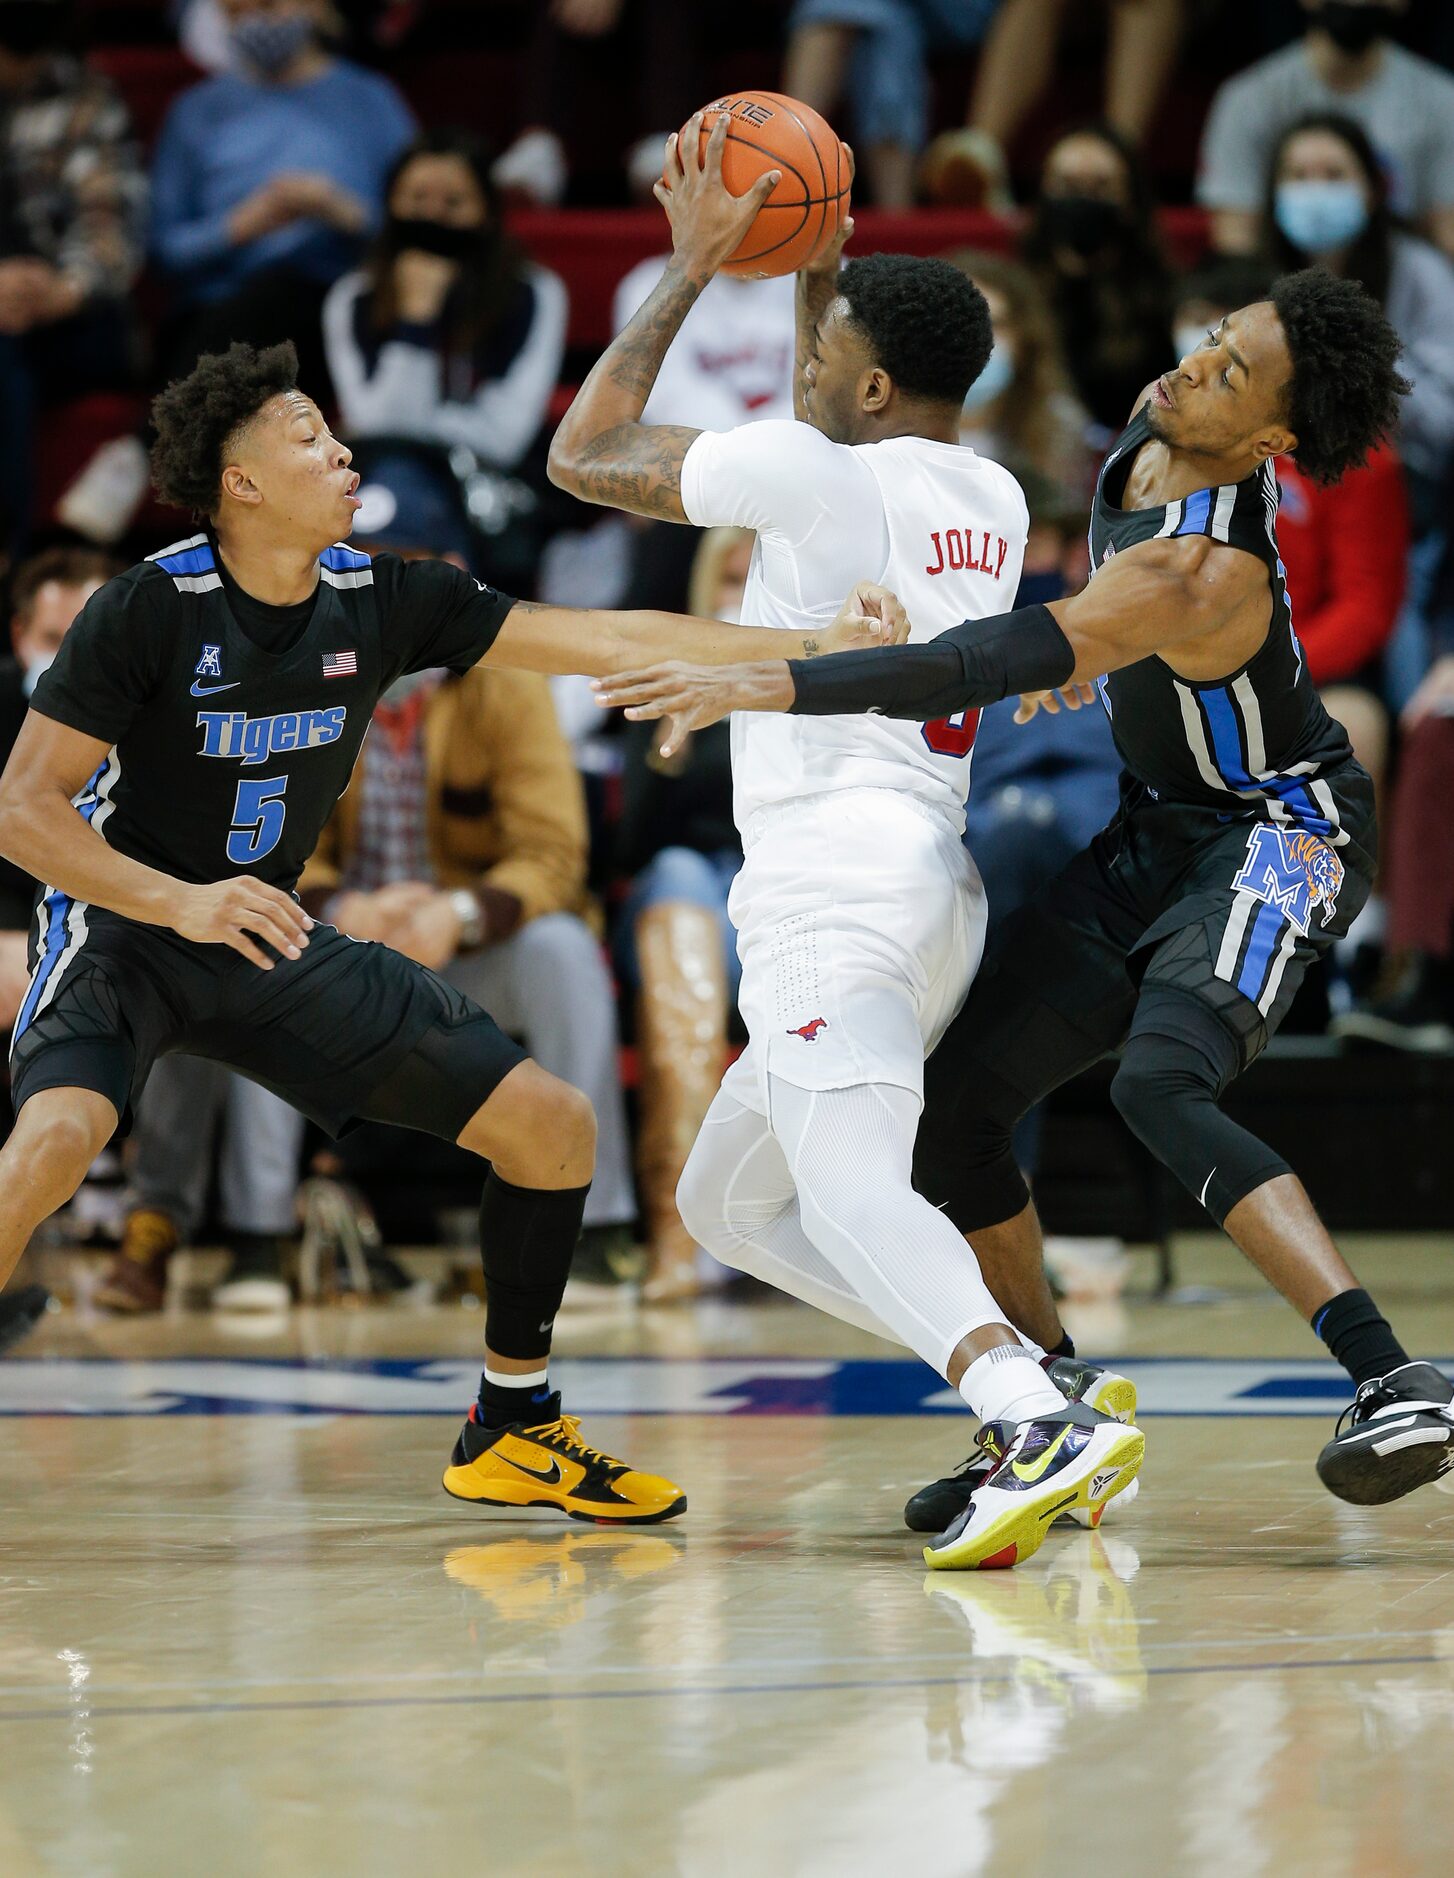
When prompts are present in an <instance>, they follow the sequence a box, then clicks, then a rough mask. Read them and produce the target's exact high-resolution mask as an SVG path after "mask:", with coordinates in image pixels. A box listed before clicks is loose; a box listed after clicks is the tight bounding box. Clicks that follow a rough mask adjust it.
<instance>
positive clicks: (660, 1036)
mask: <svg viewBox="0 0 1454 1878" xmlns="http://www.w3.org/2000/svg"><path fill="white" fill-rule="evenodd" d="M755 539H756V537H755V535H754V534H753V532H752V530H751V529H750V528H709V529H707V530H706V531H705V532H704V534H703V535H702V537H701V546H700V547H699V549H698V551H697V557H696V561H695V563H694V564H693V568H692V580H691V587H690V590H689V593H688V597H687V606H688V610H689V611H690V612H693V613H699V617H702V618H709V619H711V618H715V619H725V620H731V621H733V622H734V623H735V622H737V621H738V620H740V618H741V613H742V593H743V589H744V587H745V586H746V583H747V572H748V568H749V566H750V564H751V561H752V548H753V543H754V541H755ZM660 732H661V726H660V725H659V724H631V725H628V726H627V729H626V737H625V743H626V764H625V771H624V775H623V806H622V815H621V823H620V827H619V829H618V831H617V838H616V862H617V869H618V871H619V872H620V873H622V874H625V875H634V879H633V880H632V882H631V889H630V892H629V893H628V894H627V896H626V902H625V905H624V906H623V907H622V909H621V914H620V919H619V922H618V926H617V942H616V956H617V962H618V968H619V971H620V975H621V977H622V979H623V980H624V981H625V983H626V984H628V985H629V986H630V987H631V988H632V989H633V990H634V991H635V993H636V1040H637V1050H638V1056H639V1061H640V1072H641V1080H640V1084H639V1091H638V1093H639V1100H640V1126H639V1129H638V1133H637V1145H636V1171H637V1183H638V1186H639V1188H640V1192H641V1205H642V1212H643V1215H644V1218H645V1225H646V1233H647V1246H648V1257H649V1261H650V1262H649V1266H648V1278H647V1284H646V1295H647V1296H648V1297H649V1298H680V1297H688V1296H690V1295H691V1294H692V1293H693V1292H695V1291H697V1290H699V1289H700V1288H701V1285H702V1282H703V1278H704V1277H705V1275H706V1274H707V1273H710V1272H712V1271H714V1270H715V1269H716V1267H715V1261H714V1260H712V1259H711V1258H710V1257H709V1255H708V1254H706V1253H704V1252H700V1251H699V1250H698V1248H697V1246H696V1245H695V1244H694V1242H693V1240H692V1238H691V1235H690V1234H689V1233H688V1232H687V1229H686V1227H685V1226H683V1224H682V1222H681V1217H680V1215H679V1214H678V1212H677V1206H676V1189H677V1182H678V1181H679V1180H680V1179H681V1173H682V1169H683V1168H684V1167H685V1166H686V1162H687V1155H688V1154H689V1153H690V1152H691V1147H692V1143H693V1142H694V1141H695V1140H696V1138H697V1134H698V1131H699V1130H700V1128H701V1126H702V1121H703V1118H704V1117H705V1115H706V1113H707V1110H708V1108H709V1107H710V1106H711V1102H712V1098H713V1096H715V1095H716V1093H717V1085H718V1083H719V1082H720V1081H721V1079H722V1070H723V1066H724V1062H725V1058H726V1049H727V1015H728V1010H729V1000H735V998H736V994H737V986H738V983H739V981H740V979H741V976H742V967H741V965H740V964H739V962H738V958H737V935H736V933H735V931H734V930H733V927H732V922H731V920H730V919H729V918H728V914H727V895H728V892H729V890H730V888H731V885H732V882H733V880H734V879H735V877H736V874H737V870H738V868H739V867H741V865H742V844H741V841H740V839H739V837H738V834H737V829H736V826H735V824H734V822H733V819H732V754H731V730H730V727H729V726H728V725H727V724H725V723H722V724H714V725H713V726H712V727H711V728H710V729H708V730H704V731H699V732H698V733H697V734H696V735H695V736H694V737H692V738H690V739H689V740H688V742H687V744H686V746H685V748H684V749H682V750H681V751H679V752H678V753H677V754H676V755H675V756H673V757H670V758H668V759H666V760H665V761H663V759H662V758H660V757H659V756H658V755H657V753H656V746H657V744H658V743H659V742H660Z"/></svg>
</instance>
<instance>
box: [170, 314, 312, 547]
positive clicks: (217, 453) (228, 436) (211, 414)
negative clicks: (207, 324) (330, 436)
mask: <svg viewBox="0 0 1454 1878" xmlns="http://www.w3.org/2000/svg"><path fill="white" fill-rule="evenodd" d="M297 385H298V354H297V351H296V350H295V348H294V346H293V343H292V341H291V340H284V341H283V343H282V344H281V345H277V346H269V347H267V348H266V350H263V351H259V350H258V348H257V347H256V346H249V345H246V344H244V343H243V341H242V340H240V339H239V340H234V342H233V343H232V344H231V345H230V346H229V347H228V348H227V350H226V351H225V352H205V353H203V355H202V357H201V358H200V359H198V361H197V363H196V364H195V365H194V366H193V367H192V369H191V371H190V372H189V373H188V374H187V376H186V377H185V378H176V379H173V380H172V382H171V384H169V385H168V386H167V388H166V390H165V391H163V392H161V393H160V394H159V395H158V396H157V397H156V399H155V400H154V401H153V403H152V407H151V421H152V428H153V429H154V431H155V433H156V441H155V442H154V443H153V445H152V448H151V479H152V485H153V487H154V488H155V489H156V492H157V495H158V496H159V497H160V498H161V500H162V501H163V502H166V503H169V504H170V505H171V506H172V507H173V508H178V509H190V510H191V511H192V513H193V514H194V515H198V516H209V515H215V514H216V513H217V510H218V508H219V507H220V505H221V502H222V471H223V469H224V468H225V463H224V453H225V451H226V449H227V445H228V444H229V442H230V441H231V440H232V438H233V437H235V436H236V434H237V432H238V431H239V430H240V429H241V428H242V426H243V425H244V424H246V423H247V422H248V421H249V419H251V418H254V417H256V416H257V414H258V412H259V411H260V410H261V409H262V408H263V406H264V405H265V404H267V403H268V402H269V400H271V399H273V398H276V397H279V396H280V395H281V394H282V393H283V392H285V391H295V390H296V389H297Z"/></svg>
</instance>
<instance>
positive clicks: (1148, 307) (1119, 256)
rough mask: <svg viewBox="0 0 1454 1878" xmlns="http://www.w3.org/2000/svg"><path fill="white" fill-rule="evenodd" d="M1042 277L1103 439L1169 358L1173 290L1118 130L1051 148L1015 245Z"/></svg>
mask: <svg viewBox="0 0 1454 1878" xmlns="http://www.w3.org/2000/svg"><path fill="white" fill-rule="evenodd" d="M1022 253H1023V258H1024V259H1025V260H1026V262H1028V263H1029V265H1030V266H1031V267H1032V268H1033V269H1034V270H1035V272H1036V274H1037V275H1038V276H1039V279H1040V283H1041V287H1042V289H1043V291H1044V293H1045V295H1046V297H1047V299H1048V301H1049V304H1050V308H1051V311H1052V313H1053V315H1054V318H1055V324H1056V328H1057V330H1058V331H1059V334H1060V346H1061V351H1062V353H1063V354H1064V357H1065V360H1066V363H1067V364H1068V365H1069V367H1070V374H1071V380H1072V382H1073V384H1074V387H1075V391H1076V395H1077V396H1078V397H1079V399H1080V401H1081V403H1082V404H1083V405H1084V406H1085V408H1086V410H1087V411H1088V412H1089V413H1090V415H1091V417H1092V418H1093V419H1094V421H1095V422H1096V423H1097V424H1098V425H1099V426H1100V427H1101V428H1102V430H1103V431H1104V432H1105V433H1106V435H1107V437H1109V436H1110V435H1112V434H1114V433H1115V432H1117V431H1119V430H1121V429H1122V428H1123V427H1124V425H1125V424H1126V422H1127V420H1128V418H1129V417H1130V415H1131V408H1132V406H1133V404H1134V403H1135V401H1136V399H1137V397H1138V396H1139V395H1140V393H1141V392H1142V391H1143V390H1144V389H1145V387H1146V385H1147V383H1148V382H1149V380H1151V379H1153V378H1155V377H1156V376H1157V374H1158V373H1159V372H1163V371H1165V370H1166V366H1167V361H1168V360H1169V359H1170V357H1171V287H1170V280H1169V277H1168V274H1167V270H1166V264H1165V261H1164V260H1163V258H1162V254H1161V248H1160V245H1159V244H1158V241H1157V238H1156V229H1155V225H1154V223H1153V219H1152V199H1151V185H1150V183H1149V181H1148V179H1147V176H1146V171H1145V169H1144V167H1143V165H1142V163H1141V160H1140V158H1139V157H1138V156H1137V155H1136V152H1135V151H1134V149H1133V148H1132V147H1131V145H1130V144H1128V143H1127V142H1126V140H1125V139H1124V138H1123V137H1122V136H1121V135H1120V133H1119V132H1118V131H1114V130H1111V129H1110V128H1109V127H1108V126H1106V125H1104V124H1101V125H1092V126H1088V127H1087V128H1085V129H1082V130H1074V131H1071V132H1070V133H1069V134H1068V135H1066V136H1064V137H1061V138H1060V139H1059V140H1058V141H1057V142H1056V143H1054V144H1053V145H1052V146H1051V148H1050V153H1049V155H1048V156H1047V157H1046V159H1045V166H1044V169H1043V170H1042V172H1041V177H1040V195H1039V199H1038V201H1037V202H1036V204H1035V209H1034V213H1033V217H1032V219H1031V222H1030V226H1029V228H1028V230H1027V231H1026V235H1025V240H1024V245H1023V249H1022Z"/></svg>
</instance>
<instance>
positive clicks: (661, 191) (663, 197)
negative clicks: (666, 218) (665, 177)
mask: <svg viewBox="0 0 1454 1878" xmlns="http://www.w3.org/2000/svg"><path fill="white" fill-rule="evenodd" d="M651 193H652V195H654V196H655V197H656V199H657V201H658V202H659V203H660V204H661V206H662V207H663V208H664V209H665V210H666V212H667V214H668V215H670V214H671V191H670V190H669V189H668V188H667V186H666V184H665V183H653V184H652V185H651Z"/></svg>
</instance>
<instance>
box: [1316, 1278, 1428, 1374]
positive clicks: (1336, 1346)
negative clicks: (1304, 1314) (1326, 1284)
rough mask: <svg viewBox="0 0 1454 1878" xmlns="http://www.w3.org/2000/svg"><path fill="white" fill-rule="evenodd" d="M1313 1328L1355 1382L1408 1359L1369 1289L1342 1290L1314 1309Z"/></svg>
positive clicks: (1395, 1367)
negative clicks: (1367, 1290)
mask: <svg viewBox="0 0 1454 1878" xmlns="http://www.w3.org/2000/svg"><path fill="white" fill-rule="evenodd" d="M1313 1329H1314V1331H1316V1333H1317V1334H1318V1336H1320V1337H1321V1338H1322V1339H1323V1342H1324V1343H1326V1344H1327V1346H1328V1348H1329V1349H1330V1350H1331V1351H1332V1353H1333V1355H1334V1356H1335V1357H1336V1358H1337V1360H1338V1361H1339V1362H1340V1363H1341V1364H1342V1365H1343V1367H1344V1369H1346V1370H1347V1372H1348V1374H1349V1375H1350V1376H1351V1377H1352V1378H1353V1380H1354V1382H1371V1381H1373V1379H1374V1378H1375V1377H1377V1376H1386V1375H1387V1374H1388V1372H1389V1371H1390V1370H1391V1369H1398V1368H1400V1367H1401V1366H1402V1365H1403V1364H1404V1363H1407V1362H1408V1361H1409V1356H1408V1352H1407V1351H1406V1350H1405V1349H1404V1347H1403V1345H1402V1344H1401V1343H1400V1342H1399V1340H1398V1338H1397V1337H1396V1336H1395V1335H1394V1334H1393V1332H1392V1330H1390V1329H1389V1327H1388V1323H1387V1321H1386V1320H1385V1319H1384V1317H1383V1315H1382V1313H1381V1312H1380V1311H1379V1308H1378V1306H1377V1305H1376V1304H1375V1303H1374V1302H1373V1299H1372V1298H1370V1297H1369V1295H1368V1293H1367V1292H1366V1291H1343V1292H1340V1293H1339V1295H1338V1296H1337V1297H1336V1298H1331V1299H1330V1300H1329V1301H1328V1303H1326V1304H1325V1305H1324V1306H1323V1307H1322V1309H1321V1310H1319V1311H1315V1312H1314V1313H1313Z"/></svg>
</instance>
